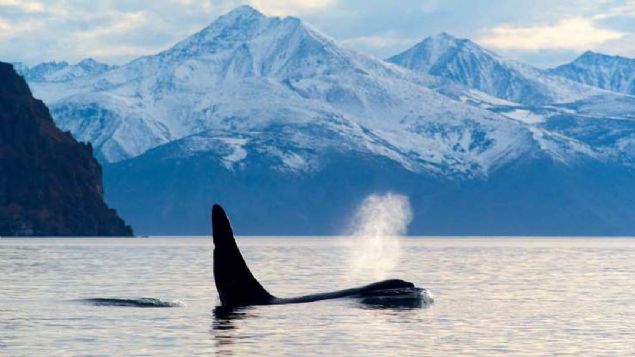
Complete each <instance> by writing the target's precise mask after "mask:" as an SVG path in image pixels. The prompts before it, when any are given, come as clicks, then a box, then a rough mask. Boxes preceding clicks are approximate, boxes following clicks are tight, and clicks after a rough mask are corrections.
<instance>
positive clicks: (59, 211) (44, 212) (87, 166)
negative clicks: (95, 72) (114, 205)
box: [0, 62, 132, 236]
mask: <svg viewBox="0 0 635 357" xmlns="http://www.w3.org/2000/svg"><path fill="white" fill-rule="evenodd" d="M0 235H2V236H130V235H132V229H131V228H130V226H127V225H126V224H125V222H124V221H123V220H122V219H121V218H119V216H118V215H117V213H116V212H115V211H114V210H112V209H110V208H108V206H107V205H106V203H105V202H104V200H103V186H102V171H101V166H100V165H99V163H98V162H97V161H96V160H95V158H94V157H93V150H92V147H91V146H90V145H86V144H82V143H79V142H77V141H76V140H75V139H73V137H72V136H71V135H70V134H69V133H66V132H62V131H61V130H60V129H58V128H57V127H56V126H55V124H54V123H53V120H52V119H51V116H50V114H49V111H48V109H47V107H46V106H45V105H44V103H42V102H41V101H40V100H37V99H35V98H33V96H32V95H31V91H30V90H29V87H28V86H27V84H26V82H25V81H24V79H23V78H22V77H20V76H18V74H17V73H16V72H15V71H14V69H13V67H12V66H11V65H10V64H8V63H2V62H0Z"/></svg>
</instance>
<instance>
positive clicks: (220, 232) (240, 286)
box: [211, 204, 432, 308]
mask: <svg viewBox="0 0 635 357" xmlns="http://www.w3.org/2000/svg"><path fill="white" fill-rule="evenodd" d="M211 215H212V236H213V240H214V281H215V283H216V290H217V291H218V295H219V297H220V301H221V305H222V307H229V308H233V307H241V306H250V305H278V304H298V303H308V302H313V301H319V300H329V299H339V298H358V299H361V300H362V302H365V303H368V304H371V305H373V304H375V305H386V306H411V307H419V306H422V304H428V303H431V302H432V296H431V295H430V294H429V293H428V291H427V290H426V289H422V288H418V287H416V286H415V285H414V284H413V283H411V282H408V281H404V280H400V279H389V280H383V281H380V282H376V283H373V284H369V285H365V286H361V287H356V288H350V289H344V290H339V291H333V292H327V293H319V294H313V295H306V296H299V297H291V298H280V297H276V296H273V295H272V294H270V293H269V292H268V291H267V290H266V289H265V288H264V287H263V286H262V285H261V284H260V283H259V282H258V280H256V278H254V276H253V274H252V273H251V271H250V270H249V268H248V267H247V263H246V262H245V259H244V258H243V256H242V254H241V253H240V250H239V249H238V245H237V244H236V239H235V238H234V232H233V230H232V227H231V224H230V222H229V218H228V217H227V214H226V213H225V210H223V208H222V207H221V206H220V205H218V204H215V205H214V206H213V207H212V214H211Z"/></svg>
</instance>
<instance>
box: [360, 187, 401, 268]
mask: <svg viewBox="0 0 635 357" xmlns="http://www.w3.org/2000/svg"><path fill="white" fill-rule="evenodd" d="M410 221H412V209H411V208H410V200H409V199H408V197H406V196H404V195H400V194H395V193H387V194H383V195H379V194H372V195H370V196H368V197H366V198H365V199H364V201H363V202H362V203H361V204H360V206H359V208H358V210H357V213H356V214H355V216H354V218H353V222H352V225H351V227H352V229H351V235H352V236H353V241H352V243H353V246H352V247H351V248H352V249H351V250H350V251H351V259H350V262H351V271H350V272H351V275H352V276H360V275H361V276H363V277H364V278H375V279H384V278H386V275H387V274H388V273H389V272H390V270H391V269H393V268H394V267H395V265H396V264H397V263H398V260H399V255H400V253H401V250H400V236H401V235H403V234H405V233H406V230H407V228H408V224H409V223H410Z"/></svg>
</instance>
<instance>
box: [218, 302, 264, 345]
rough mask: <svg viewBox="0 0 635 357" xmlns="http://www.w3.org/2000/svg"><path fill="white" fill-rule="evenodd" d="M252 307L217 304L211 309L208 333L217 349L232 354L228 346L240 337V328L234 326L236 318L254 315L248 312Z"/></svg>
mask: <svg viewBox="0 0 635 357" xmlns="http://www.w3.org/2000/svg"><path fill="white" fill-rule="evenodd" d="M251 309H252V307H225V306H217V307H215V308H214V309H213V310H212V316H213V320H212V325H211V327H210V334H211V336H212V338H213V340H214V344H215V347H216V350H217V351H222V352H224V353H228V354H233V351H232V349H230V348H229V347H230V346H231V345H233V344H234V343H236V342H237V341H238V340H240V339H241V337H240V330H239V329H238V327H237V326H236V322H237V321H238V320H242V319H246V318H250V317H255V315H253V314H251V313H249V310H251Z"/></svg>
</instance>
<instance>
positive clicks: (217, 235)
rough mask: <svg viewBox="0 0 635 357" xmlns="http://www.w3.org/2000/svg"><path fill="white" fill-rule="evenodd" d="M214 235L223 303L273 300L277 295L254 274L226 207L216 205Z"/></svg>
mask: <svg viewBox="0 0 635 357" xmlns="http://www.w3.org/2000/svg"><path fill="white" fill-rule="evenodd" d="M212 234H213V236H214V281H215V282H216V290H218V295H219V296H220V300H221V304H222V305H223V306H245V305H260V304H268V303H270V302H271V301H272V300H273V299H274V297H273V296H272V295H271V294H269V292H267V290H265V288H263V287H262V285H260V283H259V282H258V280H256V278H254V276H253V274H251V271H249V268H248V267H247V263H245V259H243V256H242V254H240V250H239V249H238V245H236V239H235V238H234V232H233V231H232V227H231V224H230V223H229V218H227V214H225V210H223V208H222V207H221V206H219V205H217V204H215V205H214V207H213V208H212Z"/></svg>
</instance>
